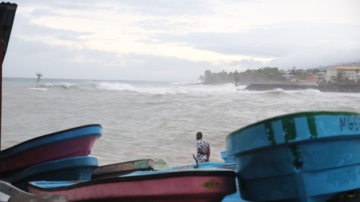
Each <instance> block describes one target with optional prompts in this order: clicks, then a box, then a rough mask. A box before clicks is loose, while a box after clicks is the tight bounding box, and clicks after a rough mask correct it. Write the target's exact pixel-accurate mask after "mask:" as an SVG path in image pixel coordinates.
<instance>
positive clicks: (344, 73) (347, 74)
mask: <svg viewBox="0 0 360 202" xmlns="http://www.w3.org/2000/svg"><path fill="white" fill-rule="evenodd" d="M339 75H341V77H342V79H345V80H349V81H355V82H359V81H360V67H358V66H356V64H355V63H353V65H352V66H335V67H331V68H329V69H327V71H326V75H325V80H326V81H327V82H329V81H332V80H333V78H336V79H338V76H339Z"/></svg>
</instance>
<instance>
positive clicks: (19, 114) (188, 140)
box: [1, 78, 360, 166]
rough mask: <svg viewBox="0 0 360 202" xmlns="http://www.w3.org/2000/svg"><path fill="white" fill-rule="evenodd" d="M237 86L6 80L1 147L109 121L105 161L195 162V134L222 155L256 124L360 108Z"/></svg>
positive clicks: (350, 99)
mask: <svg viewBox="0 0 360 202" xmlns="http://www.w3.org/2000/svg"><path fill="white" fill-rule="evenodd" d="M244 88H245V86H240V87H236V86H234V84H224V85H201V84H199V83H197V82H150V81H97V80H94V81H90V80H66V79H42V80H41V81H40V84H39V86H38V88H36V79H21V78H4V79H3V97H2V137H1V141H2V142H1V149H6V148H8V147H11V146H14V145H16V144H19V143H21V142H23V141H26V140H29V139H31V138H35V137H38V136H41V135H46V134H49V133H53V132H57V131H60V130H65V129H69V128H73V127H78V126H82V125H87V124H101V125H102V128H103V130H102V131H103V132H102V137H101V138H100V139H98V140H97V141H96V142H95V144H94V147H93V150H92V152H91V155H93V156H96V157H98V160H99V164H100V165H105V164H110V163H116V162H124V161H130V160H135V159H144V158H164V159H165V160H167V161H168V163H169V164H171V165H173V166H174V165H186V164H192V163H194V160H193V157H192V154H195V152H196V149H195V144H196V139H195V134H196V133H197V132H198V131H201V132H202V133H203V135H204V139H206V140H208V141H209V143H210V146H211V156H210V160H211V161H222V159H221V156H220V152H221V151H223V150H225V146H226V145H225V139H226V136H227V135H228V134H229V133H231V132H232V131H235V130H237V129H239V128H241V127H244V126H246V125H248V124H252V123H254V122H257V121H260V120H263V119H266V118H270V117H273V116H278V115H282V114H286V113H292V112H300V111H314V110H327V111H352V112H360V94H357V93H322V92H320V91H318V90H302V91H283V90H282V89H274V90H270V91H256V92H255V91H245V90H244Z"/></svg>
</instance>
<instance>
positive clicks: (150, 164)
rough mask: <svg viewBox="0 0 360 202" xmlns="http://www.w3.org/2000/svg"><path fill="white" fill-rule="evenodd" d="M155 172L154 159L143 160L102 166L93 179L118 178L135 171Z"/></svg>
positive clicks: (96, 170)
mask: <svg viewBox="0 0 360 202" xmlns="http://www.w3.org/2000/svg"><path fill="white" fill-rule="evenodd" d="M144 170H154V161H153V160H152V159H141V160H134V161H127V162H121V163H114V164H110V165H105V166H100V167H98V168H97V169H95V170H94V172H93V173H92V177H91V179H100V178H110V177H118V176H119V175H125V174H129V173H132V172H135V171H144Z"/></svg>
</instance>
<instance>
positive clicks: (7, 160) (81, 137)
mask: <svg viewBox="0 0 360 202" xmlns="http://www.w3.org/2000/svg"><path fill="white" fill-rule="evenodd" d="M99 137H101V125H99V124H91V125H85V126H80V127H76V128H71V129H67V130H63V131H59V132H55V133H51V134H48V135H44V136H40V137H37V138H34V139H31V140H28V141H25V142H22V143H20V144H18V145H15V146H13V147H10V148H8V149H5V150H2V151H1V157H0V172H1V176H2V177H7V176H9V175H10V174H13V173H15V172H19V171H21V170H24V169H26V168H29V167H31V166H33V165H36V164H39V163H43V162H47V161H51V160H57V159H64V158H70V157H77V156H87V155H89V154H90V151H91V149H92V146H93V144H94V142H95V140H96V139H97V138H99Z"/></svg>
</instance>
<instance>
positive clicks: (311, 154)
mask: <svg viewBox="0 0 360 202" xmlns="http://www.w3.org/2000/svg"><path fill="white" fill-rule="evenodd" d="M99 137H101V126H100V125H87V126H81V127H77V128H73V129H69V130H65V131H60V132H57V133H53V134H49V135H45V136H42V137H38V138H35V139H32V140H29V141H26V142H24V143H21V144H19V145H16V146H14V147H12V148H9V149H7V150H4V153H5V154H6V155H4V156H3V157H2V158H4V159H6V160H7V161H4V162H17V161H14V160H11V159H7V158H18V161H22V158H24V157H22V156H27V158H31V159H33V160H32V161H29V160H28V159H26V161H24V162H27V163H24V162H20V163H18V164H17V165H11V166H10V165H7V164H3V161H2V162H1V163H2V164H1V166H2V167H1V168H2V169H3V170H4V171H6V172H5V173H6V175H5V176H3V178H2V180H4V181H7V182H10V183H12V184H13V185H14V186H16V187H18V188H20V189H22V190H25V191H28V192H29V193H30V194H35V195H38V194H51V195H55V196H56V195H60V196H65V197H67V200H69V201H94V200H95V201H113V200H115V201H116V200H121V201H184V200H185V201H223V202H244V201H299V202H300V201H301V202H320V201H339V202H340V201H342V202H345V201H349V202H350V201H359V200H360V197H359V193H360V146H359V145H360V114H358V113H350V112H301V113H294V114H287V115H283V116H278V117H274V118H270V119H266V120H264V121H260V122H257V123H254V124H251V125H249V126H246V127H244V128H241V129H239V130H236V131H234V132H232V133H230V134H229V135H228V137H227V138H226V151H224V152H222V153H221V155H222V158H223V159H224V162H204V163H200V164H190V165H185V166H173V167H171V166H169V165H168V164H167V163H166V161H165V160H164V159H140V160H133V161H128V162H121V163H115V164H110V165H104V166H98V164H97V159H96V157H93V156H88V155H89V154H90V151H91V147H92V145H93V143H94V141H95V140H96V139H97V138H99ZM80 140H81V141H82V143H81V144H80V142H79V141H80ZM39 142H42V143H41V144H40V143H39ZM85 142H87V143H85ZM57 144H61V145H62V147H60V146H56V145H57ZM49 145H52V146H49ZM78 145H81V146H78ZM72 147H77V149H76V148H72ZM50 148H58V149H61V148H63V149H64V148H65V150H66V151H68V152H66V151H63V150H60V151H59V152H50V151H48V149H50ZM44 149H45V150H44ZM32 150H38V151H37V152H34V151H32ZM5 151H6V152H5ZM24 153H28V154H24ZM41 153H47V154H44V155H45V156H46V158H45V157H44V156H38V155H40V154H41ZM30 154H32V155H30ZM19 156H20V157H22V158H19ZM236 185H238V186H236Z"/></svg>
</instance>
